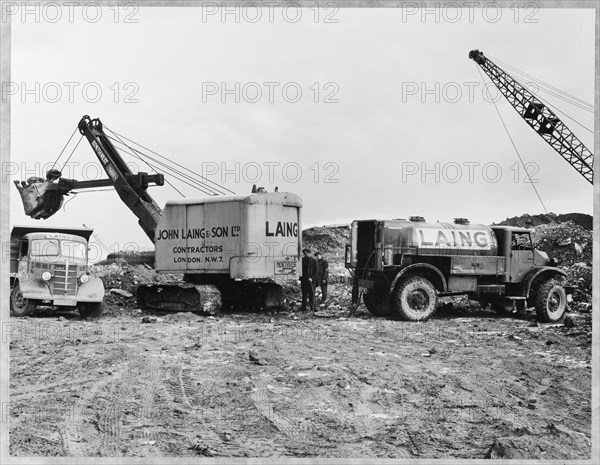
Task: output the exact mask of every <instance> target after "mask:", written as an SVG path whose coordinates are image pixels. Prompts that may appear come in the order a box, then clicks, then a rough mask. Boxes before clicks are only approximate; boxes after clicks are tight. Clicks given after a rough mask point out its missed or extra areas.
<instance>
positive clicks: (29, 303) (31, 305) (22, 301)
mask: <svg viewBox="0 0 600 465" xmlns="http://www.w3.org/2000/svg"><path fill="white" fill-rule="evenodd" d="M36 308H37V301H36V300H33V299H26V298H25V297H23V293H22V292H21V288H20V287H19V283H16V284H15V285H14V287H13V288H12V291H11V293H10V314H11V315H13V316H28V315H31V314H32V313H33V312H35V309H36Z"/></svg>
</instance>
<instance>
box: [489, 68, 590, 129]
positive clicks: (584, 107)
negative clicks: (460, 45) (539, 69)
mask: <svg viewBox="0 0 600 465" xmlns="http://www.w3.org/2000/svg"><path fill="white" fill-rule="evenodd" d="M490 58H492V57H490ZM493 60H494V61H497V62H498V63H500V64H501V65H502V66H504V67H506V68H510V69H511V71H512V72H513V73H515V74H521V75H522V76H521V77H522V78H523V77H524V78H525V79H527V78H529V79H532V80H534V81H536V83H538V84H544V85H546V86H549V87H551V88H552V89H556V91H557V92H559V93H562V94H564V95H565V96H568V97H569V98H572V99H575V100H577V101H578V102H582V103H581V104H580V103H578V102H573V101H571V100H569V99H567V98H562V97H560V96H559V95H557V94H555V93H553V92H551V91H549V90H546V89H543V88H542V87H541V86H540V88H539V89H538V90H540V91H542V92H546V93H549V94H551V95H553V96H555V97H557V98H559V99H561V100H563V101H565V102H567V103H570V104H572V105H574V106H576V107H578V108H580V109H582V110H585V111H588V112H590V113H592V114H593V112H594V107H593V106H592V105H591V104H589V103H587V102H586V101H584V100H582V99H580V98H578V97H575V96H573V95H571V94H569V93H567V92H564V91H562V90H560V89H558V88H557V87H554V86H552V85H550V84H547V83H545V82H544V81H541V80H538V79H537V78H536V77H534V76H531V75H530V74H527V73H525V72H523V71H520V70H518V69H517V68H514V67H513V66H510V65H508V64H506V63H504V62H503V61H501V60H498V59H497V58H493ZM513 79H514V78H513ZM515 80H516V79H515ZM517 82H519V81H517ZM519 84H521V85H522V86H523V84H522V83H519ZM523 87H525V88H526V86H523ZM528 90H529V89H528ZM530 92H531V91H530ZM532 93H533V92H532ZM534 95H535V96H536V98H538V99H539V100H540V102H542V103H543V104H544V105H546V106H547V107H549V108H550V109H551V110H553V111H555V112H557V113H560V114H561V115H563V116H564V117H566V118H568V119H569V120H571V121H573V122H574V123H575V124H577V125H578V126H581V127H582V128H583V129H585V130H586V131H588V132H589V133H591V134H594V131H593V130H591V129H590V128H588V127H587V126H585V125H584V124H582V123H580V122H579V121H577V120H576V119H575V118H573V117H571V116H569V115H568V114H567V113H565V112H564V111H562V110H560V109H559V108H558V107H556V105H554V104H553V105H550V104H549V103H548V102H547V101H545V100H544V99H542V98H541V97H540V96H539V95H536V94H534Z"/></svg>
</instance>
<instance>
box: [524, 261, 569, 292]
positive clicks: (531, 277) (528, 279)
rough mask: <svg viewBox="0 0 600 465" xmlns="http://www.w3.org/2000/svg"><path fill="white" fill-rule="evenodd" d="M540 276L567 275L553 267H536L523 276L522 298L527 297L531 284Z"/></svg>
mask: <svg viewBox="0 0 600 465" xmlns="http://www.w3.org/2000/svg"><path fill="white" fill-rule="evenodd" d="M542 275H547V276H548V277H551V276H556V275H560V276H563V277H566V276H567V274H566V273H565V272H564V271H563V270H561V269H560V268H556V267H554V266H537V267H535V268H532V269H531V270H529V272H528V273H527V274H526V275H525V277H524V278H523V281H522V283H523V284H522V286H523V296H524V297H529V291H530V290H531V285H532V284H533V282H534V281H535V280H536V279H537V278H539V277H540V276H542Z"/></svg>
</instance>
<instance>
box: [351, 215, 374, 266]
mask: <svg viewBox="0 0 600 465" xmlns="http://www.w3.org/2000/svg"><path fill="white" fill-rule="evenodd" d="M376 229H377V222H376V221H358V222H357V231H356V267H357V268H376V266H375V264H376V263H377V261H376V258H375V236H376Z"/></svg>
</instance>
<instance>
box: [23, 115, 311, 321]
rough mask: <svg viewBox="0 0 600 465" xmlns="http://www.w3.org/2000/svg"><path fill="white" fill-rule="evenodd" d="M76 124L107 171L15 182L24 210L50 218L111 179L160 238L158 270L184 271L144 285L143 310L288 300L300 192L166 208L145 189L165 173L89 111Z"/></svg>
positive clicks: (213, 309)
mask: <svg viewBox="0 0 600 465" xmlns="http://www.w3.org/2000/svg"><path fill="white" fill-rule="evenodd" d="M78 129H79V132H80V133H81V134H82V135H83V136H85V138H86V139H87V140H88V142H89V143H90V145H91V147H92V149H93V151H94V153H95V155H96V156H97V158H98V160H99V161H100V163H101V165H102V167H103V168H104V170H105V171H106V173H107V175H108V178H107V179H100V180H88V181H77V180H74V179H66V178H63V177H61V173H60V172H59V171H58V170H52V171H50V172H49V173H48V175H47V177H46V179H42V178H35V179H31V178H30V179H28V180H27V181H26V182H23V181H21V182H18V181H15V184H16V185H17V188H18V190H19V193H20V195H21V198H22V200H23V205H24V208H25V213H26V214H28V215H29V216H30V217H32V218H34V219H45V218H48V217H50V216H52V215H53V214H55V213H56V212H57V211H58V210H59V209H60V206H61V205H62V203H63V199H64V196H65V195H68V194H69V193H70V192H77V191H78V190H80V189H86V188H92V187H93V188H96V187H106V186H111V187H113V188H114V189H115V190H116V192H117V194H118V195H119V197H120V198H121V200H122V201H123V203H125V205H127V207H128V208H129V209H130V210H131V212H132V213H133V214H134V215H135V216H136V217H137V218H138V223H139V225H140V226H141V228H142V229H143V230H144V232H145V233H146V235H147V236H148V238H149V239H150V240H151V241H152V242H153V243H154V245H155V269H156V271H157V272H158V273H176V274H183V282H174V283H161V284H155V285H140V286H139V287H138V290H137V300H138V304H139V306H140V308H141V309H142V310H148V309H154V310H167V311H191V312H197V313H204V314H217V313H219V312H220V310H221V308H232V307H234V308H235V307H240V306H243V307H245V308H248V307H251V308H261V309H269V308H276V307H279V306H281V305H282V304H283V294H282V287H281V284H283V283H285V282H286V281H292V280H297V279H298V277H299V273H300V268H301V267H300V266H299V265H300V249H301V240H302V238H301V231H302V229H301V210H302V200H301V199H300V197H299V196H297V195H295V194H293V193H289V192H266V191H265V190H264V189H262V188H259V189H256V188H253V192H252V193H250V194H248V195H225V196H215V197H209V198H205V199H182V200H173V201H168V202H167V204H166V205H165V207H164V209H161V208H160V207H159V206H158V204H157V203H156V202H155V201H154V199H153V198H152V197H151V196H150V194H149V193H148V191H147V189H148V186H150V185H157V186H162V185H164V182H165V178H164V175H163V174H160V173H157V174H148V173H145V172H138V173H133V172H132V171H131V169H130V168H129V166H128V165H127V164H126V163H125V161H124V160H123V158H122V157H121V155H120V153H119V151H118V150H117V148H116V147H115V145H114V144H113V143H112V141H111V139H110V137H108V136H107V134H106V133H105V132H104V130H103V125H102V122H101V121H100V119H98V118H96V119H91V118H90V117H89V116H87V115H86V116H84V117H83V118H82V119H81V121H80V122H79V124H78Z"/></svg>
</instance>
